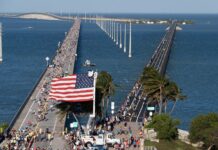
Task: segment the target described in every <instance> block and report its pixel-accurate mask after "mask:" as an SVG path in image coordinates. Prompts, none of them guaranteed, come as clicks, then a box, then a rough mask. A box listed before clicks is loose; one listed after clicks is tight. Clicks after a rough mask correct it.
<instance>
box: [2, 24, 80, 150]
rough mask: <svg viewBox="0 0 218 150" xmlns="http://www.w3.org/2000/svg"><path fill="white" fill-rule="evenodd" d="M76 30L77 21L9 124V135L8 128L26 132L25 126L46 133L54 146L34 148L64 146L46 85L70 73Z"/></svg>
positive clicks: (73, 60)
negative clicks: (48, 132) (50, 64)
mask: <svg viewBox="0 0 218 150" xmlns="http://www.w3.org/2000/svg"><path fill="white" fill-rule="evenodd" d="M79 31H80V20H76V21H75V23H74V25H73V26H72V27H71V29H70V30H69V32H68V34H67V36H66V38H65V39H64V41H63V44H62V45H61V47H59V49H58V50H57V55H56V56H55V57H54V58H53V63H52V64H54V65H53V66H50V67H49V66H48V67H47V68H46V70H45V71H44V72H43V74H42V76H41V77H40V78H39V81H38V82H37V84H36V85H35V87H34V88H33V90H32V91H31V93H30V94H29V96H28V97H27V99H26V101H25V103H24V104H23V105H22V106H21V108H20V110H19V111H18V113H17V114H16V115H15V117H14V119H13V120H12V122H11V123H10V126H9V129H8V132H10V131H11V129H15V130H16V131H18V130H25V129H26V127H29V128H30V130H33V131H39V130H42V131H43V132H45V131H46V130H49V131H50V132H51V133H53V135H54V140H53V143H52V142H39V143H37V146H41V148H43V147H44V148H46V149H47V148H48V146H49V145H51V146H52V147H56V148H57V147H62V148H60V149H63V147H64V145H65V143H64V141H63V140H60V138H59V135H60V134H61V133H62V132H63V131H64V120H63V121H62V122H61V121H59V117H58V116H57V110H56V109H53V106H54V105H55V104H56V103H57V102H53V101H48V100H47V99H48V90H49V86H50V84H49V83H50V82H51V80H52V78H53V77H57V76H61V75H62V74H64V73H65V72H68V73H70V74H72V73H73V71H74V64H75V60H76V58H75V57H76V55H75V54H76V52H77V44H78V39H79ZM41 118H42V119H41ZM44 118H45V119H44ZM57 141H58V142H57ZM5 142H7V141H5ZM3 144H4V143H3ZM3 144H2V145H3Z"/></svg>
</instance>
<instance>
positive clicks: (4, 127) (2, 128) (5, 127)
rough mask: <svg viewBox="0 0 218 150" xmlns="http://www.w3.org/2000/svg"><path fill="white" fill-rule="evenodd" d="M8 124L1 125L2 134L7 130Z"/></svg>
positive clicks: (0, 131)
mask: <svg viewBox="0 0 218 150" xmlns="http://www.w3.org/2000/svg"><path fill="white" fill-rule="evenodd" d="M7 127H8V124H7V123H1V124H0V134H2V133H3V132H4V130H5V129H7Z"/></svg>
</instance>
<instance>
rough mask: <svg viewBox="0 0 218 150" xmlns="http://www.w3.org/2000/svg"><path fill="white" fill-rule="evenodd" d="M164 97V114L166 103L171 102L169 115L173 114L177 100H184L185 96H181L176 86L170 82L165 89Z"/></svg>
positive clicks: (180, 91)
mask: <svg viewBox="0 0 218 150" xmlns="http://www.w3.org/2000/svg"><path fill="white" fill-rule="evenodd" d="M165 95H166V100H165V113H166V107H167V101H168V100H170V101H173V103H174V104H173V107H172V109H171V111H170V114H171V113H172V112H173V110H174V108H175V106H176V103H177V101H178V100H185V99H186V98H187V96H185V95H183V94H182V90H181V89H180V88H179V87H178V85H177V84H176V83H175V82H173V81H171V82H170V83H169V85H168V86H167V87H166V89H165Z"/></svg>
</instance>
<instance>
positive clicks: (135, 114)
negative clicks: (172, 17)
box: [125, 21, 177, 122]
mask: <svg viewBox="0 0 218 150" xmlns="http://www.w3.org/2000/svg"><path fill="white" fill-rule="evenodd" d="M176 26H177V22H176V21H173V22H172V24H171V25H170V27H169V29H168V30H167V31H166V34H165V35H164V37H163V38H162V40H161V42H160V43H159V45H158V46H157V48H156V50H155V52H154V54H153V56H152V57H151V59H150V61H149V63H148V64H147V66H148V67H149V66H152V67H154V68H155V69H156V70H157V71H158V72H159V73H160V74H161V75H164V74H165V71H166V68H167V63H168V60H169V55H170V50H171V46H172V43H173V40H174V36H175V33H176ZM129 95H130V96H129V100H130V101H129V102H128V103H127V107H128V108H130V109H129V111H128V112H127V114H130V115H127V117H126V119H125V120H126V121H129V122H142V121H143V119H144V116H145V113H146V109H147V101H146V97H143V96H142V86H141V85H140V84H139V88H138V90H136V92H135V93H134V94H129Z"/></svg>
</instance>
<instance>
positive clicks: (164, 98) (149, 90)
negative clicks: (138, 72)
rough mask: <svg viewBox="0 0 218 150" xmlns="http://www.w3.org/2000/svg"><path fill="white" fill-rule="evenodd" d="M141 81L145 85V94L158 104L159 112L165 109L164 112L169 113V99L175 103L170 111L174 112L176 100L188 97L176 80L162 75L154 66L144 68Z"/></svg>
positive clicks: (150, 100) (151, 101)
mask: <svg viewBox="0 0 218 150" xmlns="http://www.w3.org/2000/svg"><path fill="white" fill-rule="evenodd" d="M140 81H141V83H142V85H143V94H144V95H146V96H147V97H148V99H149V102H150V103H153V104H154V103H157V104H158V106H159V114H161V113H162V112H163V109H164V112H165V113H167V105H168V101H172V102H173V103H174V106H173V107H172V109H171V111H170V113H172V112H173V110H174V108H175V105H176V102H177V101H178V100H184V99H185V98H186V96H184V95H183V94H182V91H181V89H180V88H179V87H178V86H177V84H176V83H175V82H173V81H170V80H169V79H168V78H167V77H165V76H162V75H161V74H160V73H159V72H158V71H157V70H156V69H155V68H153V67H145V68H144V71H143V74H142V76H141V79H140Z"/></svg>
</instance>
